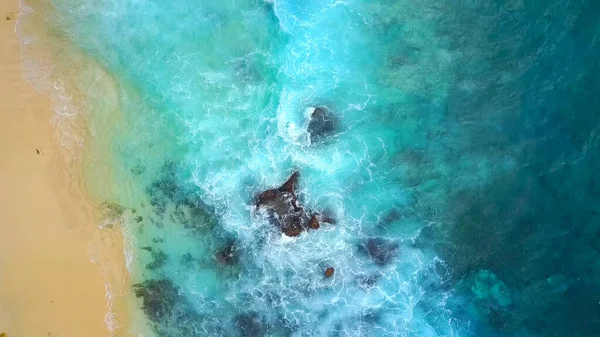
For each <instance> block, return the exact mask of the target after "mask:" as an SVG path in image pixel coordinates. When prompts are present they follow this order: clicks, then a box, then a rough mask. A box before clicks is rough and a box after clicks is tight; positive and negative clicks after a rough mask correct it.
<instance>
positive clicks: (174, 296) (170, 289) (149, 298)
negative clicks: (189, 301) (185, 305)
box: [132, 279, 179, 322]
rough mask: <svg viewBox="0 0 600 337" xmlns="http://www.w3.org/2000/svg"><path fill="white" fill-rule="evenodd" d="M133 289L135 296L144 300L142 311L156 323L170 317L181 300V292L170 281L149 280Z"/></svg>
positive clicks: (134, 286)
mask: <svg viewBox="0 0 600 337" xmlns="http://www.w3.org/2000/svg"><path fill="white" fill-rule="evenodd" d="M132 288H133V292H134V294H135V296H136V297H138V298H142V310H144V313H146V316H148V318H149V319H150V320H152V321H154V322H160V321H161V320H163V319H164V318H165V317H168V316H169V315H170V314H171V313H172V312H173V310H174V309H175V307H176V305H177V302H178V300H179V291H178V289H177V288H176V287H175V285H173V282H171V281H170V280H166V279H163V280H147V281H144V282H142V283H138V284H134V285H133V287H132Z"/></svg>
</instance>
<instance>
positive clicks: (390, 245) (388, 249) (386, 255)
mask: <svg viewBox="0 0 600 337" xmlns="http://www.w3.org/2000/svg"><path fill="white" fill-rule="evenodd" d="M359 251H360V252H362V253H363V254H365V255H367V256H368V257H369V258H370V259H371V260H372V261H373V262H375V264H377V265H380V266H383V265H386V264H388V263H389V262H390V261H391V260H392V259H393V258H395V257H396V254H397V252H398V244H397V243H395V242H393V241H391V240H385V239H382V238H369V239H367V240H366V242H364V243H362V244H360V245H359Z"/></svg>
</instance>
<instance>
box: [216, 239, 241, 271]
mask: <svg viewBox="0 0 600 337" xmlns="http://www.w3.org/2000/svg"><path fill="white" fill-rule="evenodd" d="M215 257H216V258H217V261H219V263H220V264H221V265H224V266H229V265H232V264H235V263H236V261H237V258H236V256H235V246H234V244H233V242H230V243H228V244H227V245H226V246H225V247H224V248H223V249H221V250H220V251H218V252H217V253H216V254H215Z"/></svg>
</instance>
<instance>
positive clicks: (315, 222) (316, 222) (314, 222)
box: [308, 215, 320, 229]
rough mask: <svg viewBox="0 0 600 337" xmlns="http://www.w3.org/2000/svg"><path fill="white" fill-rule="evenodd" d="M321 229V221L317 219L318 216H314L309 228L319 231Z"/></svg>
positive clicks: (309, 222)
mask: <svg viewBox="0 0 600 337" xmlns="http://www.w3.org/2000/svg"><path fill="white" fill-rule="evenodd" d="M319 227H320V226H319V220H318V219H317V216H316V215H313V216H312V217H311V218H310V220H309V221H308V228H311V229H319Z"/></svg>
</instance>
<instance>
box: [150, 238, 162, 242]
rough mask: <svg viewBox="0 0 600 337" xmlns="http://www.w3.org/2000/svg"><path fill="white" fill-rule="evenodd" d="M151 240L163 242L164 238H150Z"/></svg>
mask: <svg viewBox="0 0 600 337" xmlns="http://www.w3.org/2000/svg"><path fill="white" fill-rule="evenodd" d="M152 242H154V243H163V242H165V240H163V239H162V238H154V239H152Z"/></svg>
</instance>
